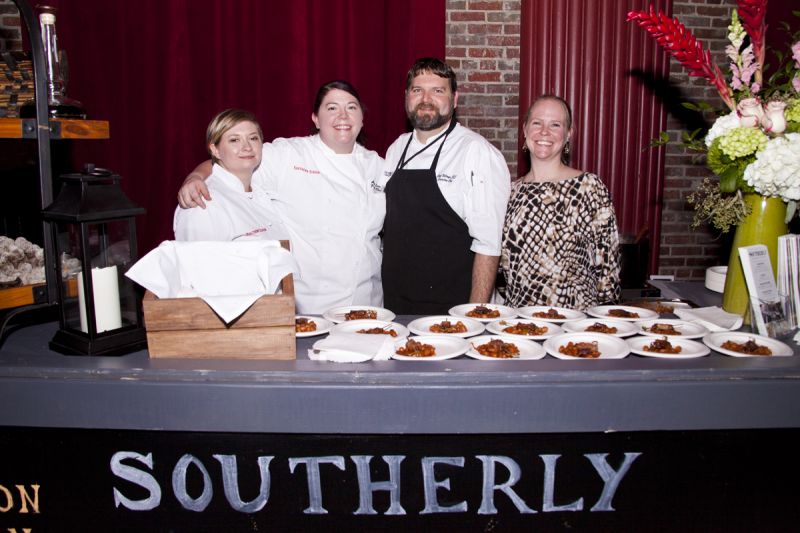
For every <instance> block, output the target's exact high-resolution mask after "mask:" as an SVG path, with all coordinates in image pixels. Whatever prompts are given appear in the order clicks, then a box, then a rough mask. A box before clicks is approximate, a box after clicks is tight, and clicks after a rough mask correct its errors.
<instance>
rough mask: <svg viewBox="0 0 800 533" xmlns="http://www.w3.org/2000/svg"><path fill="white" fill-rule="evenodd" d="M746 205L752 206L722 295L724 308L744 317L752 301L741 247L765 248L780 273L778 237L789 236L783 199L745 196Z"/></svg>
mask: <svg viewBox="0 0 800 533" xmlns="http://www.w3.org/2000/svg"><path fill="white" fill-rule="evenodd" d="M744 201H745V202H746V203H747V205H749V206H750V209H751V211H750V214H749V215H747V217H745V219H744V220H743V221H742V222H741V223H740V224H739V225H738V226H737V227H736V234H735V235H734V237H733V246H732V247H731V256H730V259H729V260H728V274H727V276H726V278H725V290H724V292H723V294H722V308H723V309H724V310H725V311H728V312H730V313H736V314H737V315H742V316H743V317H746V318H747V316H749V313H747V308H748V304H749V302H750V297H749V295H748V292H747V285H746V283H745V281H744V272H743V271H742V263H741V261H739V247H741V246H750V245H753V244H763V245H765V246H766V247H767V249H768V250H769V260H770V261H771V262H772V273H773V275H776V274H777V271H778V237H780V236H781V235H785V234H787V233H789V228H788V226H787V225H786V203H785V202H784V201H783V200H781V199H780V198H768V197H766V196H761V195H760V194H755V193H751V194H745V195H744Z"/></svg>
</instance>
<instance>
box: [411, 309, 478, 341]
mask: <svg viewBox="0 0 800 533" xmlns="http://www.w3.org/2000/svg"><path fill="white" fill-rule="evenodd" d="M408 329H409V330H410V331H411V333H413V334H415V335H451V336H453V337H465V338H466V337H473V336H475V335H480V334H481V333H483V330H484V325H483V323H482V322H480V321H478V320H474V319H472V318H454V317H452V316H450V315H436V316H425V317H422V318H417V319H416V320H412V321H411V322H409V324H408Z"/></svg>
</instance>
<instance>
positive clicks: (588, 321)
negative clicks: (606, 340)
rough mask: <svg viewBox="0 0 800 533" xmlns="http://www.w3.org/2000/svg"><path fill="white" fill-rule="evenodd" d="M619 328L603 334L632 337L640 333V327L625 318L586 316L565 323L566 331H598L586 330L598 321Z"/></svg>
mask: <svg viewBox="0 0 800 533" xmlns="http://www.w3.org/2000/svg"><path fill="white" fill-rule="evenodd" d="M598 322H599V323H600V324H603V325H604V326H609V327H612V328H617V332H616V333H603V335H613V336H615V337H630V336H631V335H636V334H637V333H639V332H640V331H639V328H638V327H636V326H635V325H634V324H633V323H632V322H625V321H624V320H615V319H613V318H584V319H583V320H573V321H572V322H565V323H564V331H567V332H569V333H584V332H586V333H597V332H596V331H586V328H588V327H589V326H593V325H595V324H597V323H598Z"/></svg>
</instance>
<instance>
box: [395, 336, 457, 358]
mask: <svg viewBox="0 0 800 533" xmlns="http://www.w3.org/2000/svg"><path fill="white" fill-rule="evenodd" d="M411 338H412V339H414V340H415V341H417V342H421V343H423V344H431V345H433V347H434V348H436V355H432V356H431V357H409V356H407V355H399V354H397V353H394V354H392V359H397V360H399V361H442V360H444V359H452V358H454V357H458V356H459V355H461V354H464V353H466V352H467V350H469V342H467V340H466V339H462V338H461V337H451V336H448V335H425V336H423V337H411ZM406 340H407V339H401V340H396V341H395V342H394V349H395V350H397V349H398V348H400V347H402V346H405V344H406Z"/></svg>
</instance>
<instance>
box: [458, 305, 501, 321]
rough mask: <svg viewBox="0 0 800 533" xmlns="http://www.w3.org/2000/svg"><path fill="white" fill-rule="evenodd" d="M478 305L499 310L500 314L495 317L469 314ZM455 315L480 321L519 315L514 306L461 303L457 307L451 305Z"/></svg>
mask: <svg viewBox="0 0 800 533" xmlns="http://www.w3.org/2000/svg"><path fill="white" fill-rule="evenodd" d="M478 306H482V307H488V308H489V309H492V310H494V311H499V312H500V316H497V317H494V318H478V317H474V316H467V313H468V312H470V311H472V310H473V309H475V308H476V307H478ZM447 312H448V313H450V314H451V315H453V316H457V317H459V318H469V319H471V320H478V321H480V322H492V321H494V320H500V319H501V318H514V317H515V316H517V310H516V309H514V308H513V307H508V306H507V305H499V304H461V305H457V306H455V307H451V308H450V309H449V310H448V311H447Z"/></svg>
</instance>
